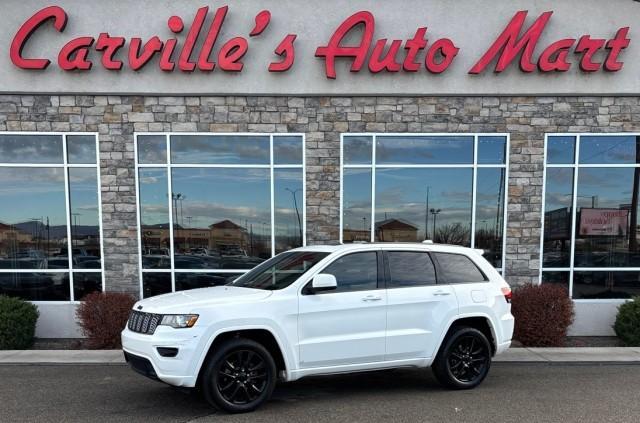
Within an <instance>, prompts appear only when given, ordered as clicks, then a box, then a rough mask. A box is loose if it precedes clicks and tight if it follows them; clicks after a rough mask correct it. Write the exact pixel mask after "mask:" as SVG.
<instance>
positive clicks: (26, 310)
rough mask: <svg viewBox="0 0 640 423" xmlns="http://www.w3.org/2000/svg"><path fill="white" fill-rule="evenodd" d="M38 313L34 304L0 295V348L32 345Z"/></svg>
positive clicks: (25, 347)
mask: <svg viewBox="0 0 640 423" xmlns="http://www.w3.org/2000/svg"><path fill="white" fill-rule="evenodd" d="M38 314H39V313H38V308H37V307H36V306H35V305H33V304H31V303H29V302H27V301H23V300H21V299H19V298H14V297H7V296H6V295H0V350H24V349H27V348H29V347H30V346H31V345H33V337H34V334H35V332H36V322H37V321H38Z"/></svg>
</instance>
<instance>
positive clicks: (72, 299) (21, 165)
mask: <svg viewBox="0 0 640 423" xmlns="http://www.w3.org/2000/svg"><path fill="white" fill-rule="evenodd" d="M0 135H22V136H29V135H54V136H60V137H62V158H63V159H62V160H63V161H62V163H28V162H27V163H2V161H1V159H0V168H60V169H63V172H64V197H65V198H64V201H65V213H66V225H67V232H66V235H67V258H68V261H69V268H68V269H0V273H51V274H58V273H67V274H68V275H69V290H70V293H69V300H68V301H67V300H63V301H31V300H30V301H29V302H31V303H33V304H36V305H38V304H43V305H44V304H80V302H81V301H79V300H76V299H75V295H74V289H73V288H74V274H75V273H100V279H101V282H102V292H105V289H106V285H105V275H104V267H105V266H104V261H105V257H104V233H103V224H102V184H101V179H100V138H99V133H98V132H71V131H62V132H38V131H0ZM76 135H78V136H82V135H86V136H92V137H94V140H95V146H96V162H95V163H77V164H74V163H69V159H68V150H67V136H76ZM82 168H85V169H92V168H95V170H96V188H97V193H96V194H97V197H98V204H97V205H98V230H99V233H100V247H99V248H100V269H75V268H74V267H73V255H72V254H73V246H72V239H71V196H70V192H69V191H70V190H69V183H70V180H69V170H70V169H82Z"/></svg>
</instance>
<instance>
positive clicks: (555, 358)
mask: <svg viewBox="0 0 640 423" xmlns="http://www.w3.org/2000/svg"><path fill="white" fill-rule="evenodd" d="M124 362H125V361H124V357H123V355H122V351H120V350H23V351H17V350H16V351H0V365H2V364H124ZM494 362H497V363H545V362H546V363H634V362H635V363H638V364H640V347H632V348H619V347H616V348H588V347H585V348H582V347H580V348H510V349H509V350H507V351H506V352H505V353H504V354H501V355H499V356H497V357H495V359H494Z"/></svg>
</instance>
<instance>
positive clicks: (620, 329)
mask: <svg viewBox="0 0 640 423" xmlns="http://www.w3.org/2000/svg"><path fill="white" fill-rule="evenodd" d="M613 330H614V331H615V332H616V335H618V338H620V339H622V342H624V343H625V344H626V345H627V346H629V347H640V297H635V298H634V299H633V301H629V302H626V303H624V304H622V305H621V306H620V307H618V316H616V323H615V324H614V325H613Z"/></svg>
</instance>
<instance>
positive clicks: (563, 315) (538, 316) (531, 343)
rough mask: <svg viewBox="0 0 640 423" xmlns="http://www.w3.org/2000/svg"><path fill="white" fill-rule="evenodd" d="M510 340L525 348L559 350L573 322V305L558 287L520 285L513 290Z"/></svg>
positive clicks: (562, 289) (566, 293)
mask: <svg viewBox="0 0 640 423" xmlns="http://www.w3.org/2000/svg"><path fill="white" fill-rule="evenodd" d="M511 313H512V314H513V316H514V317H515V331H514V338H515V339H516V340H518V341H520V342H521V343H522V344H523V345H524V346H526V347H561V346H562V345H563V344H564V340H565V338H566V336H567V330H568V328H569V326H570V325H571V323H572V322H573V317H574V310H573V301H571V298H569V293H568V292H567V290H566V289H565V288H563V287H562V286H560V285H554V284H542V285H531V284H529V285H524V286H521V287H519V288H517V289H515V290H514V292H513V299H512V302H511Z"/></svg>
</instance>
